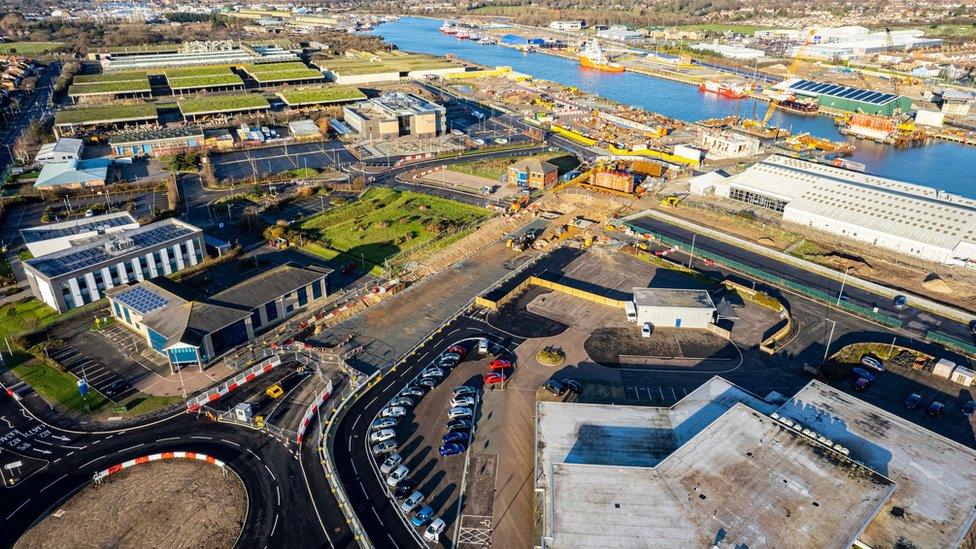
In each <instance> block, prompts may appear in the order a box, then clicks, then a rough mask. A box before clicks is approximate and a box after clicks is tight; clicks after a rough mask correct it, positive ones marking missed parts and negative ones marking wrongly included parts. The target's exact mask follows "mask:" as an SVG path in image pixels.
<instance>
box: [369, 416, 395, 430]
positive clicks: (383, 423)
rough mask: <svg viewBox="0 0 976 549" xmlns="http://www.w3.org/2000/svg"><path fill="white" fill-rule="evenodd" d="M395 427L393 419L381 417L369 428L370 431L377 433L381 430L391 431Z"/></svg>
mask: <svg viewBox="0 0 976 549" xmlns="http://www.w3.org/2000/svg"><path fill="white" fill-rule="evenodd" d="M396 426H397V420H396V418H394V417H381V418H379V419H377V420H376V421H374V422H373V424H372V425H370V426H369V428H370V430H371V431H379V430H381V429H392V428H394V427H396Z"/></svg>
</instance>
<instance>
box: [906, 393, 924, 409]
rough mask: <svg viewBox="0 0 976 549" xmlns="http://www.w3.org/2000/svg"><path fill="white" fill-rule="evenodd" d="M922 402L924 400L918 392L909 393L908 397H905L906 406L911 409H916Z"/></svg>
mask: <svg viewBox="0 0 976 549" xmlns="http://www.w3.org/2000/svg"><path fill="white" fill-rule="evenodd" d="M921 402H922V395H920V394H918V393H912V394H910V395H908V398H906V399H905V408H908V409H909V410H914V409H915V408H918V405H919V404H920V403H921Z"/></svg>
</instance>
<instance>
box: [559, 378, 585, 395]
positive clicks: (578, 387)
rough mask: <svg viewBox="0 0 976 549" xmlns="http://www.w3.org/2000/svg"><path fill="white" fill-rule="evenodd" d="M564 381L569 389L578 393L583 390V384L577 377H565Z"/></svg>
mask: <svg viewBox="0 0 976 549" xmlns="http://www.w3.org/2000/svg"><path fill="white" fill-rule="evenodd" d="M562 382H563V385H565V386H566V388H567V389H569V390H570V391H571V392H573V393H576V394H577V395H578V394H580V393H582V392H583V384H582V383H580V382H579V381H576V380H575V379H564V380H562Z"/></svg>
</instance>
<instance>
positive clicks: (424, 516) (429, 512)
mask: <svg viewBox="0 0 976 549" xmlns="http://www.w3.org/2000/svg"><path fill="white" fill-rule="evenodd" d="M433 518H434V508H433V507H431V506H430V505H424V508H423V509H421V510H419V511H417V514H416V515H414V516H413V518H412V519H410V524H413V525H414V526H416V527H418V528H419V527H421V526H424V525H425V524H427V523H428V522H430V521H431V520H432V519H433Z"/></svg>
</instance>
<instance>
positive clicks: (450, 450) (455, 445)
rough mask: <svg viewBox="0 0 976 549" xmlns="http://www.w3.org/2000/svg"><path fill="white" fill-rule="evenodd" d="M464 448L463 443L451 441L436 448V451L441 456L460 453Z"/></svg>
mask: <svg viewBox="0 0 976 549" xmlns="http://www.w3.org/2000/svg"><path fill="white" fill-rule="evenodd" d="M466 448H467V446H466V445H464V444H461V443H459V442H452V443H450V444H445V445H443V446H441V447H440V448H438V449H437V453H439V454H440V455H441V457H447V456H453V455H456V454H460V453H461V452H463V451H464V450H465V449H466Z"/></svg>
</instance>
